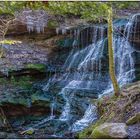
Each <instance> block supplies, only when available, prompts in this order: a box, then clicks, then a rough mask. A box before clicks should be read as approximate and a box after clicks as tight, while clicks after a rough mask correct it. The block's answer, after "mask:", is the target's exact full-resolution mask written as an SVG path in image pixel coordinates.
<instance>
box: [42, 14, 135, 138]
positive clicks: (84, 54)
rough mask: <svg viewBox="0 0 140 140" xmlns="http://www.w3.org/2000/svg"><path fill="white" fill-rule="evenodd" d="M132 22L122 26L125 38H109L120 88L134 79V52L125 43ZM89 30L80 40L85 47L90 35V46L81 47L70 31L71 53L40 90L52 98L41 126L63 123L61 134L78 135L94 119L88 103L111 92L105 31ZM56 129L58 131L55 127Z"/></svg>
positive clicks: (119, 35)
mask: <svg viewBox="0 0 140 140" xmlns="http://www.w3.org/2000/svg"><path fill="white" fill-rule="evenodd" d="M134 22H135V16H133V17H132V19H130V21H128V23H127V24H126V26H125V30H124V34H125V36H122V35H121V34H120V33H119V34H117V35H114V38H113V47H114V57H115V72H116V77H117V80H118V82H119V84H120V86H122V85H124V84H127V83H129V82H132V80H133V79H134V78H135V68H134V60H133V55H132V53H133V52H134V49H133V48H132V44H131V43H130V42H129V38H130V33H131V31H132V28H133V27H134V26H136V25H135V24H134ZM91 29H92V30H90V29H89V30H87V33H86V37H85V38H82V39H81V40H82V43H83V44H87V43H84V41H85V39H87V40H86V41H88V37H89V34H88V33H89V32H90V34H92V41H91V44H89V45H86V46H85V47H83V46H84V45H83V44H79V43H77V42H78V36H82V35H81V34H80V32H81V30H80V29H76V30H75V31H74V36H75V40H74V42H73V49H72V50H71V52H70V54H69V56H68V57H67V60H66V61H65V64H64V66H63V68H62V70H63V72H62V73H59V74H58V73H56V74H55V75H54V76H53V77H51V78H50V79H49V80H48V83H47V85H45V86H44V87H43V91H44V93H45V94H53V99H52V104H51V117H49V119H48V118H47V119H46V120H44V121H42V123H44V122H47V121H49V122H50V120H52V121H54V120H55V121H57V122H58V121H59V122H61V123H62V124H64V123H66V125H67V127H68V128H67V129H66V128H64V129H66V130H65V131H69V132H77V131H80V130H82V129H84V128H85V127H87V126H88V125H89V124H91V123H92V122H93V121H95V120H96V119H97V116H98V115H97V110H96V106H94V105H93V104H91V103H90V99H93V98H98V97H100V95H102V94H105V93H108V92H109V91H112V90H113V89H112V84H111V80H110V78H109V72H108V55H107V37H106V36H105V34H106V27H105V26H100V27H98V26H94V27H93V28H91ZM87 36H88V37H87ZM77 46H78V47H77ZM80 46H82V47H80ZM52 90H53V91H52ZM54 90H55V91H54ZM54 92H55V93H54ZM60 97H61V100H60V99H59V98H60ZM58 100H60V101H58ZM56 107H59V109H60V110H61V113H60V115H59V116H57V115H55V109H56ZM58 129H62V128H61V127H58ZM55 130H56V129H55ZM59 131H61V130H59ZM52 135H55V136H56V135H57V136H58V137H59V136H60V135H62V133H61V134H58V133H57V132H56V131H55V132H54V133H53V134H52Z"/></svg>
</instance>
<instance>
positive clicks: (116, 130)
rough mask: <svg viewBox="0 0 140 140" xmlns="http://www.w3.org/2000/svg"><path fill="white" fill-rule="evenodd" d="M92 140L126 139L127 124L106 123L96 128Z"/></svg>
mask: <svg viewBox="0 0 140 140" xmlns="http://www.w3.org/2000/svg"><path fill="white" fill-rule="evenodd" d="M91 136H92V138H96V139H98V138H126V137H127V132H126V125H125V123H104V124H101V125H100V126H98V127H96V128H95V129H94V130H93V132H92V134H91Z"/></svg>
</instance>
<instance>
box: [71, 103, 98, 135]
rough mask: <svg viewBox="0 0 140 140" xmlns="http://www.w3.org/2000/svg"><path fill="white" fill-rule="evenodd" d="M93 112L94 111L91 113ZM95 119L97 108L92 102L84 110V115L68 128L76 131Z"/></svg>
mask: <svg viewBox="0 0 140 140" xmlns="http://www.w3.org/2000/svg"><path fill="white" fill-rule="evenodd" d="M93 112H94V113H93ZM96 119H97V110H96V107H95V106H94V105H92V104H90V105H89V106H88V108H87V110H86V111H85V114H84V116H83V117H82V119H80V120H78V121H76V122H75V123H74V124H73V125H72V126H71V128H70V130H71V131H72V132H77V131H80V130H82V129H84V128H85V127H87V126H88V125H89V124H90V123H91V122H93V121H95V120H96Z"/></svg>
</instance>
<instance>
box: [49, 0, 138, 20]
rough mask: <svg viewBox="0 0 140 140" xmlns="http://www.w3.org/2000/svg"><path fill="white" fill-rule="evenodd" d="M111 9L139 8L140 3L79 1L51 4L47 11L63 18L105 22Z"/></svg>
mask: <svg viewBox="0 0 140 140" xmlns="http://www.w3.org/2000/svg"><path fill="white" fill-rule="evenodd" d="M110 7H113V10H118V9H127V8H138V7H139V3H138V2H93V1H78V2H62V1H61V2H58V1H57V2H56V1H55V2H54V1H53V2H52V1H51V2H49V5H48V7H47V10H49V11H51V12H52V13H53V14H57V15H61V16H69V15H75V16H79V17H81V18H83V19H86V20H88V21H91V20H94V21H95V20H96V21H97V20H99V21H100V20H104V19H106V18H107V15H108V13H107V11H108V9H109V8H110Z"/></svg>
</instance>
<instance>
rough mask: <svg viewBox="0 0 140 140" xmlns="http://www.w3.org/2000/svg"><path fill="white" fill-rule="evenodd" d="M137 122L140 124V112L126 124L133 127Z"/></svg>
mask: <svg viewBox="0 0 140 140" xmlns="http://www.w3.org/2000/svg"><path fill="white" fill-rule="evenodd" d="M137 122H140V112H139V113H137V114H135V115H134V116H132V117H131V118H129V119H128V120H127V122H126V124H127V125H132V124H135V123H137Z"/></svg>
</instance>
